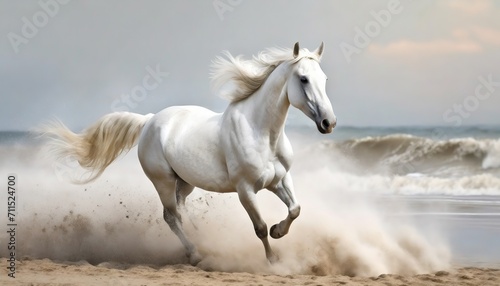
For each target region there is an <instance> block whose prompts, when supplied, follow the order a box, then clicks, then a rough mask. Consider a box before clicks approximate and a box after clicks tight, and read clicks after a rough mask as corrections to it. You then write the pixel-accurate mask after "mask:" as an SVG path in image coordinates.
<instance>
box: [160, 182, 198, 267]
mask: <svg viewBox="0 0 500 286" xmlns="http://www.w3.org/2000/svg"><path fill="white" fill-rule="evenodd" d="M153 184H154V185H155V188H156V190H157V191H158V194H159V195H160V199H161V202H162V204H163V208H164V209H163V218H164V219H165V221H166V222H167V224H168V226H169V227H170V229H171V230H172V231H173V232H174V233H175V235H177V237H178V238H179V239H180V240H181V242H182V244H183V245H184V247H185V248H186V252H187V256H188V258H189V262H190V263H191V264H192V265H196V264H198V262H200V261H201V256H200V254H199V253H198V250H197V249H196V247H195V246H194V244H193V243H192V242H191V241H189V239H188V238H187V237H186V234H185V233H184V230H183V229H182V219H181V215H180V213H179V212H178V211H177V198H176V186H175V181H173V180H165V179H163V180H161V181H156V182H153Z"/></svg>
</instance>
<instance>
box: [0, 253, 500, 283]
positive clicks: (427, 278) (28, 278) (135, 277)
mask: <svg viewBox="0 0 500 286" xmlns="http://www.w3.org/2000/svg"><path fill="white" fill-rule="evenodd" d="M499 283H500V269H491V268H475V267H466V268H455V269H452V270H449V271H438V272H434V273H430V274H420V275H410V276H403V275H391V274H381V275H379V276H378V277H349V276H342V275H333V276H332V275H327V276H315V275H285V276H281V275H270V274H252V273H242V272H219V271H206V270H203V269H200V268H198V267H193V266H189V265H184V264H177V265H168V266H164V267H149V266H144V265H132V266H131V265H128V266H126V265H117V264H115V265H112V264H109V263H102V264H100V265H98V266H93V265H91V264H88V263H86V262H78V263H63V262H54V261H51V260H48V259H43V260H30V259H25V260H22V261H19V262H18V273H16V278H14V279H13V278H10V277H8V276H7V275H6V271H5V269H4V268H3V267H2V275H1V278H0V284H2V285H110V284H113V285H205V286H206V285H498V284H499Z"/></svg>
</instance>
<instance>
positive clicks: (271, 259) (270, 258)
mask: <svg viewBox="0 0 500 286" xmlns="http://www.w3.org/2000/svg"><path fill="white" fill-rule="evenodd" d="M267 260H268V261H269V263H271V264H274V263H276V262H278V261H280V258H279V256H278V255H276V254H275V253H274V252H273V253H272V254H271V255H269V256H268V257H267Z"/></svg>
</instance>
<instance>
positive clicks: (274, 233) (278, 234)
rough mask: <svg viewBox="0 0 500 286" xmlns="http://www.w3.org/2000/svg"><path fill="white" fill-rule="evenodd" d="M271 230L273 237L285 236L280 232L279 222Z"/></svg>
mask: <svg viewBox="0 0 500 286" xmlns="http://www.w3.org/2000/svg"><path fill="white" fill-rule="evenodd" d="M269 232H270V235H271V237H272V238H274V239H277V238H282V237H283V234H280V233H279V232H278V224H275V225H273V226H271V230H270V231H269Z"/></svg>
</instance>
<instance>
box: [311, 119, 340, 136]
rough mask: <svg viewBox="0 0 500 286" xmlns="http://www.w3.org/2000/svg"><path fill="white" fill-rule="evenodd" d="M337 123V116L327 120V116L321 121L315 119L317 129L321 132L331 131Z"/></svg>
mask: <svg viewBox="0 0 500 286" xmlns="http://www.w3.org/2000/svg"><path fill="white" fill-rule="evenodd" d="M336 125H337V118H335V117H334V118H333V120H329V119H328V118H324V119H323V120H321V121H316V126H317V127H318V131H319V132H321V133H322V134H328V133H332V131H333V128H335V126H336Z"/></svg>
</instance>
